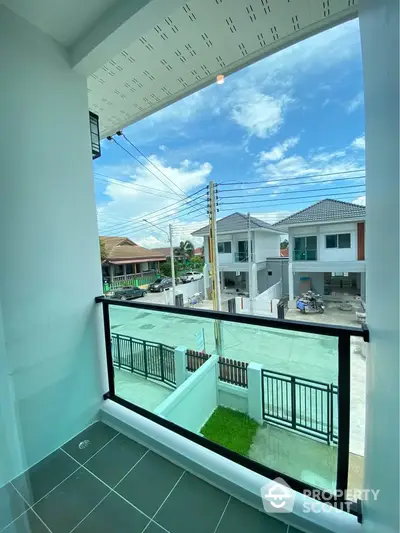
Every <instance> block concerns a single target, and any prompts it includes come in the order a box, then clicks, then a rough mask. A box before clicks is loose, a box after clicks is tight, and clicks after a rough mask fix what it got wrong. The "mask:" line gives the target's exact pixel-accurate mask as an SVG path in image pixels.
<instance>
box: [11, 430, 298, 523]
mask: <svg viewBox="0 0 400 533" xmlns="http://www.w3.org/2000/svg"><path fill="white" fill-rule="evenodd" d="M0 531H2V532H4V533H48V532H49V531H50V532H52V533H72V531H74V532H76V533H110V532H116V533H144V532H146V533H165V532H169V533H188V532H190V533H243V532H246V533H299V532H297V531H296V530H295V529H293V528H289V527H288V526H286V525H285V524H283V522H279V521H277V520H275V519H273V518H271V517H269V516H267V515H266V514H264V513H261V512H259V511H256V510H255V509H252V508H250V507H248V506H246V505H244V504H243V503H241V502H239V501H238V500H236V499H234V498H233V497H231V496H229V495H228V494H226V493H224V492H222V491H220V490H218V489H217V488H215V487H213V486H211V485H209V484H207V483H205V482H204V481H202V480H200V479H199V478H197V477H195V476H193V475H192V474H190V473H188V472H186V471H184V470H182V469H181V468H179V467H178V466H176V465H175V464H173V463H171V462H169V461H167V460H166V459H164V458H162V457H161V456H159V455H157V454H155V453H153V452H152V451H149V450H148V449H146V448H145V447H143V446H142V445H140V444H138V443H136V442H134V441H132V440H130V439H128V438H127V437H125V436H124V435H122V434H120V433H117V432H116V431H114V430H113V429H111V428H110V427H108V426H106V425H104V424H103V423H101V422H97V423H96V424H94V425H92V426H90V427H89V428H88V429H86V430H85V431H84V432H83V433H81V434H80V435H78V436H77V437H75V438H74V439H72V440H71V441H70V442H68V443H67V444H65V445H64V446H63V447H62V448H60V449H58V450H56V451H55V452H54V453H52V454H51V455H49V456H48V457H46V458H45V459H44V460H43V461H41V462H40V463H38V464H37V465H35V466H34V467H32V468H31V469H30V470H28V471H27V472H25V473H24V474H22V475H21V476H19V477H18V478H16V479H14V480H13V481H12V482H11V483H9V484H8V485H6V486H4V487H3V488H1V489H0Z"/></svg>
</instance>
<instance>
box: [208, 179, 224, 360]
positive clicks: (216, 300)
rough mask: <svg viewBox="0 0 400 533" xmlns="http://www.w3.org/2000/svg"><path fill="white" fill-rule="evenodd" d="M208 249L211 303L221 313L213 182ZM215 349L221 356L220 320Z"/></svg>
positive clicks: (211, 185)
mask: <svg viewBox="0 0 400 533" xmlns="http://www.w3.org/2000/svg"><path fill="white" fill-rule="evenodd" d="M208 214H209V235H210V240H209V248H210V260H211V283H212V302H213V309H214V311H221V286H220V281H219V262H218V236H217V197H216V187H215V183H214V182H213V181H210V184H209V202H208ZM214 336H215V348H216V351H217V354H218V355H222V351H223V339H222V324H221V321H220V320H215V322H214Z"/></svg>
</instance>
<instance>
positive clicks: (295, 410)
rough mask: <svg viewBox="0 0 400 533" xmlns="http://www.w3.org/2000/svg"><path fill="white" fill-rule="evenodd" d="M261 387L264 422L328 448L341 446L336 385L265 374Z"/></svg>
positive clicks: (289, 375)
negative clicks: (329, 445)
mask: <svg viewBox="0 0 400 533" xmlns="http://www.w3.org/2000/svg"><path fill="white" fill-rule="evenodd" d="M261 386H262V395H261V397H262V399H263V417H264V420H267V421H269V422H272V423H274V424H276V425H278V426H283V427H288V428H290V429H292V430H293V431H297V432H299V433H304V434H306V435H309V436H311V437H314V438H316V439H320V440H323V441H326V442H327V444H330V443H331V442H332V443H336V442H337V387H336V386H335V385H332V384H330V383H324V382H322V381H315V380H312V379H305V378H300V377H298V376H293V375H291V374H283V373H281V372H272V371H270V370H262V378H261ZM335 405H336V408H334V406H335Z"/></svg>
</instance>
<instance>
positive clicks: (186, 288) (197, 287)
mask: <svg viewBox="0 0 400 533" xmlns="http://www.w3.org/2000/svg"><path fill="white" fill-rule="evenodd" d="M196 292H201V293H202V294H203V297H204V298H205V297H206V295H205V294H204V278H202V279H199V280H196V281H191V282H190V283H182V284H179V285H177V286H176V288H175V294H183V303H184V304H185V305H186V302H187V300H188V298H190V297H191V296H193V295H194V294H196ZM164 294H165V298H166V303H167V304H168V305H175V304H174V301H173V295H172V289H169V291H166V292H165V293H164Z"/></svg>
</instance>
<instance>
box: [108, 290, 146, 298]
mask: <svg viewBox="0 0 400 533" xmlns="http://www.w3.org/2000/svg"><path fill="white" fill-rule="evenodd" d="M145 294H146V291H145V290H144V289H139V287H120V288H119V289H114V290H113V291H112V292H110V293H108V296H110V297H111V298H116V299H118V300H133V299H134V298H142V297H143V296H144V295H145Z"/></svg>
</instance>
